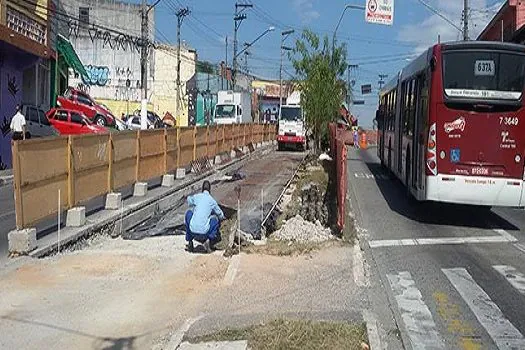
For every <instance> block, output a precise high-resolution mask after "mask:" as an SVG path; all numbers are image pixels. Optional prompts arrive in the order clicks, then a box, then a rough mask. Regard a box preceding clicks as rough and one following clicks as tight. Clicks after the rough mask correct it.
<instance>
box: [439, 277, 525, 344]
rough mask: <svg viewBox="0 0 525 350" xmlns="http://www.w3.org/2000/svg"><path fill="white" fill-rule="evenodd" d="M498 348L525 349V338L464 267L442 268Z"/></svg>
mask: <svg viewBox="0 0 525 350" xmlns="http://www.w3.org/2000/svg"><path fill="white" fill-rule="evenodd" d="M441 270H442V271H443V273H444V274H445V275H446V276H447V278H448V279H449V281H450V283H452V285H453V286H454V288H456V290H457V291H458V292H459V294H460V295H461V297H462V298H463V300H464V301H465V302H466V303H467V305H468V306H469V308H470V310H472V312H473V313H474V315H475V316H476V318H477V319H478V321H479V323H480V324H481V325H482V326H483V328H485V330H486V331H487V333H488V334H489V336H490V337H491V338H492V340H493V341H494V343H495V344H496V346H497V347H498V349H509V350H512V349H525V338H524V337H523V335H522V334H521V333H520V332H519V331H518V330H517V329H516V328H515V327H514V326H513V325H512V323H510V321H509V320H507V319H506V318H505V316H504V315H503V313H502V312H501V310H500V309H499V308H498V306H497V305H496V304H495V303H494V302H493V301H492V300H491V299H490V297H489V296H488V295H487V293H485V291H484V290H483V289H482V288H481V287H480V286H479V285H478V284H477V283H476V282H475V281H474V279H473V278H472V276H471V275H470V274H469V273H468V272H467V270H465V269H464V268H453V269H441Z"/></svg>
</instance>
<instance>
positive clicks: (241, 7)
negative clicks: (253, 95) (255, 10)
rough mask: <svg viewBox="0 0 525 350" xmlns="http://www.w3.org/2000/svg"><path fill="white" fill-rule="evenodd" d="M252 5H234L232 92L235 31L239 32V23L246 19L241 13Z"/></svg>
mask: <svg viewBox="0 0 525 350" xmlns="http://www.w3.org/2000/svg"><path fill="white" fill-rule="evenodd" d="M251 7H253V5H251V4H239V3H235V16H234V17H233V22H234V25H235V26H234V31H233V72H232V82H233V90H235V82H236V75H237V46H238V42H237V31H238V30H239V27H240V26H241V23H242V21H243V20H245V19H246V14H243V13H242V11H244V10H245V9H247V8H251Z"/></svg>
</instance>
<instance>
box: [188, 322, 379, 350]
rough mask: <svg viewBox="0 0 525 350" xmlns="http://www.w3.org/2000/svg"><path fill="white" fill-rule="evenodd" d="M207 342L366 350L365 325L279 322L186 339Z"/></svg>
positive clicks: (263, 348) (261, 349)
mask: <svg viewBox="0 0 525 350" xmlns="http://www.w3.org/2000/svg"><path fill="white" fill-rule="evenodd" d="M188 340H189V341H190V342H191V343H201V342H206V341H233V340H248V347H249V348H250V349H254V350H273V349H356V350H362V349H368V348H369V347H368V345H367V343H368V336H367V333H366V326H365V325H364V324H350V323H344V322H315V321H308V320H284V319H278V320H275V321H271V322H268V323H262V324H258V325H254V326H250V327H247V328H243V329H226V330H223V331H219V332H217V333H213V334H209V335H205V336H201V337H197V338H193V339H188Z"/></svg>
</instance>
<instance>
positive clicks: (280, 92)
mask: <svg viewBox="0 0 525 350" xmlns="http://www.w3.org/2000/svg"><path fill="white" fill-rule="evenodd" d="M294 32H295V30H293V29H290V30H285V31H284V32H281V64H280V65H279V106H282V104H283V50H287V51H290V50H292V49H291V48H290V47H286V46H284V41H285V40H286V38H288V36H290V35H291V34H293V33H294Z"/></svg>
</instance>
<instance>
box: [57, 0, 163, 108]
mask: <svg viewBox="0 0 525 350" xmlns="http://www.w3.org/2000/svg"><path fill="white" fill-rule="evenodd" d="M60 7H61V9H62V11H64V12H65V13H66V14H67V16H68V17H69V18H72V19H74V21H70V22H69V23H68V22H67V21H63V25H62V26H61V27H60V30H59V32H60V33H61V34H63V35H64V36H67V37H68V39H69V41H70V42H71V44H72V46H73V47H74V50H75V51H76V53H77V54H78V57H79V58H80V61H82V63H83V65H84V67H85V70H86V73H87V74H86V75H85V76H84V75H83V74H79V73H78V72H76V71H71V70H70V71H69V74H70V76H69V85H70V86H72V87H75V88H79V89H81V90H83V91H85V92H87V93H89V94H90V95H91V96H92V97H93V98H94V99H95V100H97V102H99V103H103V104H105V105H106V106H107V107H109V109H110V110H111V111H112V112H113V114H114V115H116V116H120V115H121V114H122V113H124V114H131V113H133V111H134V110H135V109H137V108H138V107H139V106H140V101H141V100H142V93H141V92H142V85H141V60H140V58H141V50H140V47H141V46H140V44H141V42H140V37H141V13H142V12H141V5H140V4H136V3H128V2H121V1H115V0H61V1H60ZM154 11H155V9H154V8H152V9H151V10H150V11H149V12H148V23H149V28H155V15H154ZM95 24H96V25H95ZM106 27H107V29H105V28H106ZM153 39H154V31H151V30H150V31H149V33H148V40H149V41H150V42H153ZM147 52H148V70H147V80H148V93H147V95H148V96H147V97H148V101H149V102H150V103H151V100H152V95H153V89H152V88H151V87H152V84H153V79H154V71H155V59H154V50H153V48H152V47H149V48H148V50H147ZM150 108H151V107H150Z"/></svg>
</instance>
